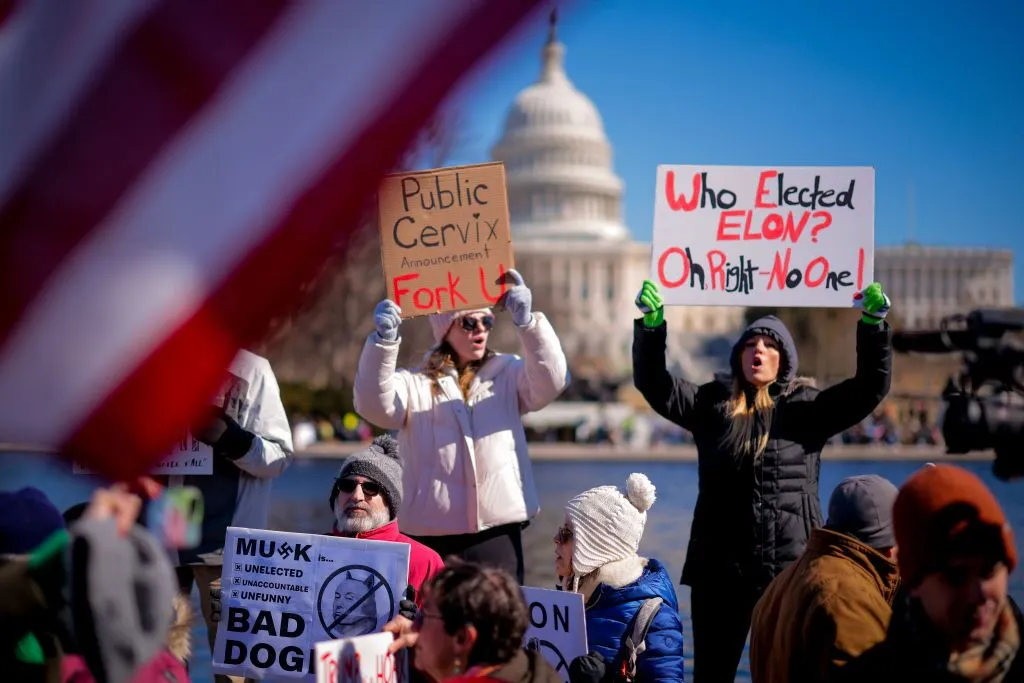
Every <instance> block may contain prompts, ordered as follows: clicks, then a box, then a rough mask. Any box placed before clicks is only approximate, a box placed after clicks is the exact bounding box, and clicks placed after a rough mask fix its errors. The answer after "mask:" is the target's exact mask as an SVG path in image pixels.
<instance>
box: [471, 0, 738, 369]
mask: <svg viewBox="0 0 1024 683" xmlns="http://www.w3.org/2000/svg"><path fill="white" fill-rule="evenodd" d="M565 52H566V50H565V46H564V45H563V44H562V43H560V42H559V41H558V37H557V32H556V15H555V13H554V12H552V15H551V23H550V27H549V30H548V37H547V41H546V42H545V44H544V46H543V48H542V50H541V69H540V77H539V78H538V79H537V81H536V82H535V83H534V84H532V85H530V86H528V87H527V88H526V89H525V90H523V91H522V92H520V93H519V95H518V96H517V97H516V98H515V100H514V101H513V103H512V106H511V107H510V108H509V111H508V114H507V116H506V118H505V127H504V131H503V133H502V135H501V138H500V139H499V140H498V142H497V143H496V144H495V145H494V147H493V148H492V150H491V156H492V158H493V159H494V160H496V161H502V162H504V164H505V172H506V176H507V184H508V200H509V213H510V214H511V220H512V244H513V248H514V250H515V259H516V267H517V268H518V269H519V270H520V271H521V272H522V273H523V276H524V277H525V278H526V281H527V282H528V283H529V285H530V287H531V289H532V290H533V292H534V300H535V301H534V305H535V308H537V310H541V311H544V312H545V313H546V314H547V315H548V316H549V318H550V319H551V322H552V324H553V325H554V327H555V330H556V331H557V332H558V334H559V337H560V338H561V340H562V344H563V346H564V348H565V351H566V354H567V355H568V357H569V360H570V363H571V364H572V366H573V370H574V371H575V372H576V373H577V374H578V375H579V374H589V375H595V376H602V377H606V378H614V377H619V378H621V377H628V376H629V374H630V373H631V367H632V359H631V348H632V339H633V319H634V318H636V317H637V315H638V313H637V310H636V308H635V306H634V304H633V300H634V298H635V296H636V292H637V291H638V290H639V288H640V285H641V283H642V282H643V280H644V279H645V278H646V277H648V276H649V273H650V260H651V247H650V244H647V243H641V242H636V241H634V240H633V239H632V236H631V233H630V231H629V228H627V227H626V225H625V224H624V222H623V217H622V197H623V193H624V185H623V182H622V179H621V178H619V176H618V175H616V174H615V171H614V170H613V168H612V147H611V144H610V143H609V141H608V138H607V136H606V135H605V131H604V124H603V123H602V121H601V114H600V112H598V110H597V108H596V107H595V106H594V104H593V102H591V101H590V100H589V99H588V98H587V97H586V95H584V94H583V93H581V92H580V91H579V90H577V89H576V88H575V86H574V85H573V84H572V81H571V80H569V77H568V75H567V74H566V71H565ZM667 161H671V160H666V162H667ZM654 173H655V169H654V168H653V167H652V168H651V175H652V177H653V175H654ZM665 317H666V321H667V323H668V325H669V346H670V349H669V350H670V355H671V356H672V357H673V358H674V360H675V361H676V364H677V369H678V370H679V371H681V372H684V373H686V375H687V376H688V377H689V378H692V379H694V380H701V379H710V376H711V373H712V372H713V370H714V369H715V368H717V367H718V366H719V365H720V360H721V359H720V358H719V359H717V361H716V359H712V358H709V357H705V355H706V354H704V349H705V347H706V345H707V343H708V342H709V341H710V340H711V339H713V338H715V337H721V336H722V335H732V334H736V333H738V331H739V329H740V327H741V325H742V320H743V309H742V308H739V307H708V306H687V307H680V306H674V307H669V308H666V315H665ZM673 333H677V334H673ZM712 366H714V367H712Z"/></svg>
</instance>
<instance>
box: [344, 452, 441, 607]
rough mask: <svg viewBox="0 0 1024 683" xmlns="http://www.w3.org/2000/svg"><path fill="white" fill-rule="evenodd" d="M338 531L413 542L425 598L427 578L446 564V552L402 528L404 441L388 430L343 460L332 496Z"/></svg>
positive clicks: (413, 565) (412, 575) (413, 579)
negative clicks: (400, 443)
mask: <svg viewBox="0 0 1024 683" xmlns="http://www.w3.org/2000/svg"><path fill="white" fill-rule="evenodd" d="M329 502H330V505H331V511H332V512H334V519H335V522H334V529H332V530H331V535H332V536H346V537H349V538H365V539H368V540H371V541H391V542H394V543H408V544H409V547H410V551H409V585H410V586H411V587H412V588H413V589H415V591H416V598H417V601H419V598H420V586H422V585H423V582H424V581H426V580H427V579H429V578H430V577H432V576H433V575H434V574H436V573H438V572H439V571H441V569H443V568H444V562H442V561H441V556H440V555H438V554H437V553H436V552H434V551H433V550H431V549H430V548H428V547H427V546H425V545H423V544H422V543H419V542H418V541H414V540H413V539H411V538H409V537H408V536H406V535H405V534H402V533H400V532H399V530H398V515H399V512H400V510H401V507H402V458H401V455H400V454H399V452H398V442H397V441H395V440H394V439H393V438H392V437H391V436H389V435H387V434H384V435H382V436H378V437H377V438H375V439H374V440H373V441H371V442H370V446H369V448H367V449H366V450H365V451H360V452H359V453H353V454H352V455H350V456H349V457H347V458H345V461H344V462H343V463H342V464H341V470H340V471H339V472H338V477H337V478H336V479H335V480H334V487H333V488H332V489H331V497H330V499H329Z"/></svg>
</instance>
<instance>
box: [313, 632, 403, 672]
mask: <svg viewBox="0 0 1024 683" xmlns="http://www.w3.org/2000/svg"><path fill="white" fill-rule="evenodd" d="M394 640H395V637H394V636H393V635H391V634H390V633H374V634H372V635H369V636H357V637H355V638H345V639H343V640H329V641H327V642H326V643H317V644H316V683H371V682H373V683H405V681H407V680H408V675H407V671H406V668H405V666H406V663H405V662H406V656H405V653H404V652H399V653H396V654H390V653H389V652H388V645H390V644H391V643H392V642H394Z"/></svg>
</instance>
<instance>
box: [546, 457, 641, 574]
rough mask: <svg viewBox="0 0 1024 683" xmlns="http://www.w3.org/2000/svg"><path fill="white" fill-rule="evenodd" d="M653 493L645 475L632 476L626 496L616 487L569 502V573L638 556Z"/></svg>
mask: <svg viewBox="0 0 1024 683" xmlns="http://www.w3.org/2000/svg"><path fill="white" fill-rule="evenodd" d="M654 493H655V488H654V484H652V483H651V480H650V479H648V478H647V475H644V474H640V473H639V472H634V473H633V474H631V475H629V478H628V479H626V495H622V493H621V492H620V491H619V489H618V488H617V487H615V486H598V487H597V488H594V489H590V490H589V491H584V492H583V493H581V494H580V495H578V496H576V497H575V498H573V499H572V500H570V501H569V503H568V504H567V505H566V506H565V512H566V514H567V515H568V516H569V520H570V521H571V522H572V529H573V538H574V539H575V546H574V547H573V553H572V570H573V573H574V574H575V575H576V577H583V576H586V575H587V574H590V573H591V572H593V571H595V570H597V569H600V568H601V567H603V566H604V565H606V564H608V563H609V562H615V561H616V560H624V559H626V558H627V557H633V556H635V555H636V554H637V551H638V550H639V548H640V539H641V538H643V535H644V525H646V524H647V510H649V509H650V507H651V506H652V505H654V500H655V495H654Z"/></svg>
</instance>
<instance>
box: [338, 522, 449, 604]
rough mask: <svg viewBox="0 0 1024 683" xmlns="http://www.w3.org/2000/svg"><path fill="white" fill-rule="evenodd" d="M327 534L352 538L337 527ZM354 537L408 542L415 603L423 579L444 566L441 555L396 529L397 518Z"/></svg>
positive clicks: (410, 580) (419, 593)
mask: <svg viewBox="0 0 1024 683" xmlns="http://www.w3.org/2000/svg"><path fill="white" fill-rule="evenodd" d="M329 535H331V536H340V537H342V538H346V537H347V538H352V536H351V535H349V534H343V533H341V532H340V531H338V530H337V529H333V530H331V533H330V534H329ZM355 538H365V539H366V540H368V541H391V542H392V543H408V544H409V583H410V585H412V587H413V588H415V589H416V604H417V605H421V598H420V596H421V595H422V591H421V590H420V587H421V586H422V585H423V582H424V581H426V580H427V579H429V578H430V577H432V576H433V575H434V574H437V573H438V572H440V571H441V570H442V569H443V568H444V562H443V561H442V560H441V556H440V555H438V554H437V553H436V552H434V551H433V550H431V549H430V548H428V547H427V546H425V545H423V544H422V543H420V542H419V541H414V540H413V539H411V538H409V537H408V536H406V535H405V534H403V533H401V532H400V531H399V530H398V520H394V521H391V522H388V523H387V524H385V525H384V526H381V527H377V528H376V529H373V530H371V531H363V532H360V533H358V534H356V535H355ZM403 597H404V596H403Z"/></svg>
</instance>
